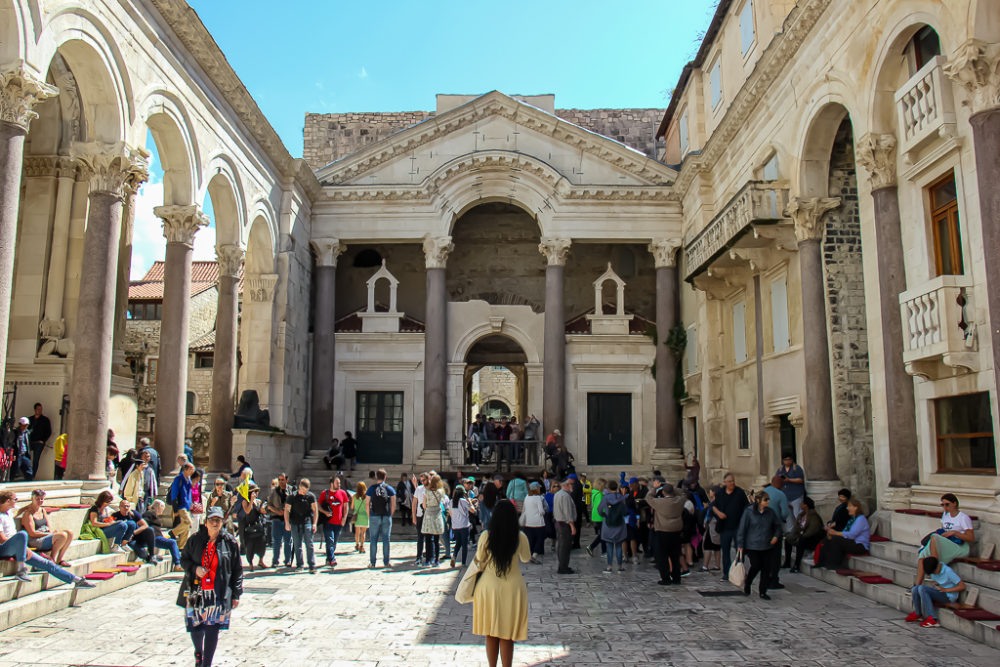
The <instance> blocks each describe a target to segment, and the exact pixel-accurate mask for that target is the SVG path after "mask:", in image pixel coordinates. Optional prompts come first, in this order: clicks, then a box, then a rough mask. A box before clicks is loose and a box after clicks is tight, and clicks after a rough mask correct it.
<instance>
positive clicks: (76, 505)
mask: <svg viewBox="0 0 1000 667" xmlns="http://www.w3.org/2000/svg"><path fill="white" fill-rule="evenodd" d="M63 507H64V508H66V509H72V510H85V509H87V508H88V507H90V505H81V504H80V503H71V504H69V505H63Z"/></svg>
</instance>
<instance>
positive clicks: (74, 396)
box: [66, 142, 149, 480]
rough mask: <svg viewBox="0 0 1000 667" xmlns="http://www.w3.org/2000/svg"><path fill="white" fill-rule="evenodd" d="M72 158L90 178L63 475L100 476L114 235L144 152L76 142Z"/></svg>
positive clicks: (141, 172) (142, 167)
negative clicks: (67, 453)
mask: <svg viewBox="0 0 1000 667" xmlns="http://www.w3.org/2000/svg"><path fill="white" fill-rule="evenodd" d="M72 153H73V156H74V157H75V158H76V159H77V160H78V161H79V163H80V166H81V169H82V170H83V171H84V173H85V174H86V175H87V176H88V178H89V180H90V195H89V208H88V211H87V233H86V236H85V237H84V242H83V255H84V257H85V258H86V259H85V261H84V264H83V270H82V271H81V273H80V299H79V311H78V313H77V325H76V331H75V332H74V334H73V345H74V355H73V379H72V381H71V383H70V415H69V442H70V449H69V461H68V464H67V471H66V472H67V478H69V479H94V480H99V479H102V478H103V477H104V460H105V454H104V452H105V446H106V443H107V436H108V433H107V431H108V397H109V393H110V391H111V358H112V353H113V336H114V317H115V292H116V289H115V288H116V286H117V269H118V266H117V265H118V238H119V234H120V232H121V222H122V207H123V204H124V199H125V197H126V196H127V194H128V192H129V190H135V189H137V188H138V187H139V184H140V183H142V182H143V181H144V180H145V179H146V177H147V173H148V171H147V170H148V165H149V154H148V153H147V152H146V151H144V150H143V149H141V148H130V147H129V146H126V145H125V144H124V143H121V142H119V143H116V144H104V143H77V144H74V145H73V149H72Z"/></svg>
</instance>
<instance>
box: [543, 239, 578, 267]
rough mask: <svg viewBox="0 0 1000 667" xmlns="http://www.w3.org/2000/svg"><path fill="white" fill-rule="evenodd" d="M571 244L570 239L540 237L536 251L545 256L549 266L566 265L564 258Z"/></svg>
mask: <svg viewBox="0 0 1000 667" xmlns="http://www.w3.org/2000/svg"><path fill="white" fill-rule="evenodd" d="M571 245H573V241H572V240H571V239H559V238H550V237H544V238H542V242H541V243H539V244H538V252H540V253H542V255H544V256H545V261H546V262H547V263H548V265H549V266H566V258H567V257H569V249H570V246H571Z"/></svg>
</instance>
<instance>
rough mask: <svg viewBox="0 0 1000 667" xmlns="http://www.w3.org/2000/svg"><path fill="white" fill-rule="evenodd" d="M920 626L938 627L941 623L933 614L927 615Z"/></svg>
mask: <svg viewBox="0 0 1000 667" xmlns="http://www.w3.org/2000/svg"><path fill="white" fill-rule="evenodd" d="M920 627H922V628H940V627H941V624H940V623H938V620H937V619H936V618H934V617H933V616H928V617H927V618H925V619H924V622H923V623H921V624H920Z"/></svg>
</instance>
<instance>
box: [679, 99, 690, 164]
mask: <svg viewBox="0 0 1000 667" xmlns="http://www.w3.org/2000/svg"><path fill="white" fill-rule="evenodd" d="M677 136H678V138H679V140H680V144H681V157H684V156H685V155H686V154H687V152H688V112H687V109H685V110H684V113H682V114H681V119H680V120H679V121H678V122H677Z"/></svg>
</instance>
